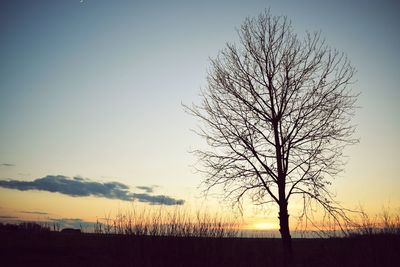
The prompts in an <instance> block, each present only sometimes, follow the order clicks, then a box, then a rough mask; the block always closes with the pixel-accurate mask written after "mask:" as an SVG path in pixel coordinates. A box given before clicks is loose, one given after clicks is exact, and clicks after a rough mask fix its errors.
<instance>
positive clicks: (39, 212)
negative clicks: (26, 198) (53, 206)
mask: <svg viewBox="0 0 400 267" xmlns="http://www.w3.org/2000/svg"><path fill="white" fill-rule="evenodd" d="M19 212H20V213H25V214H37V215H48V213H47V212H41V211H26V210H20V211H19Z"/></svg>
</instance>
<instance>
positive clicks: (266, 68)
mask: <svg viewBox="0 0 400 267" xmlns="http://www.w3.org/2000/svg"><path fill="white" fill-rule="evenodd" d="M238 33H239V40H240V42H239V45H235V44H229V43H228V44H227V45H226V47H225V49H224V50H222V51H220V53H219V55H218V57H217V58H215V59H211V68H210V71H209V74H208V86H207V87H206V88H205V89H204V90H202V103H201V104H200V105H192V106H191V107H187V106H186V110H187V111H188V112H189V113H191V114H192V115H194V116H195V117H197V118H199V119H200V121H202V122H203V125H202V126H200V130H199V131H197V133H198V134H199V135H200V136H202V137H204V138H205V139H206V140H207V143H208V145H209V147H210V149H207V150H196V151H195V153H197V155H198V156H199V157H200V159H201V162H202V163H203V164H204V165H203V167H202V168H200V170H201V171H203V172H205V173H206V174H207V175H206V178H205V180H204V184H205V185H206V191H209V190H210V189H211V188H213V187H215V186H222V188H223V190H224V195H225V197H226V198H227V199H229V200H231V201H233V203H236V204H238V205H239V206H240V205H241V203H242V199H243V198H244V197H245V196H249V197H250V198H251V200H252V201H253V202H254V203H257V204H264V203H270V202H272V203H275V204H277V205H278V206H279V223H280V233H281V237H282V240H283V247H284V251H286V252H287V253H289V254H291V252H292V247H291V235H290V230H289V214H288V203H289V199H291V197H293V196H296V195H298V196H299V198H298V200H299V201H300V200H302V201H303V203H304V213H303V215H304V216H307V214H308V208H309V207H310V206H309V205H310V204H311V203H317V204H319V205H320V206H321V207H322V208H323V210H325V211H326V212H327V214H329V215H330V216H332V218H333V219H334V220H336V221H337V222H339V219H340V218H346V213H345V210H344V209H343V208H342V207H341V206H340V205H338V203H337V202H336V201H335V200H334V195H333V194H332V193H331V191H330V190H329V188H328V187H329V184H330V180H331V178H332V177H334V176H335V175H337V174H338V173H339V172H341V171H342V168H343V166H344V162H343V161H342V158H343V157H342V151H343V148H344V147H345V146H346V145H349V144H354V143H356V142H357V140H356V139H354V138H352V135H353V132H354V129H355V128H354V126H353V125H351V121H350V120H351V118H352V117H353V115H354V111H355V101H356V99H357V94H354V93H353V92H352V90H351V89H350V88H349V85H350V84H351V80H352V77H353V74H354V72H355V70H354V68H353V67H352V66H351V64H350V62H349V60H348V59H347V57H346V56H345V55H344V54H343V53H340V52H338V51H337V50H335V49H332V48H330V47H329V46H328V45H326V44H325V41H324V40H323V39H322V38H321V37H320V33H319V32H317V33H306V34H305V37H304V38H300V37H299V36H297V35H296V34H295V33H294V32H293V29H292V26H291V23H290V21H289V20H288V19H287V18H286V17H283V16H279V17H276V16H272V15H271V14H270V12H269V11H265V12H263V13H262V14H260V15H259V16H258V17H257V18H247V19H246V20H245V22H244V23H243V24H242V26H241V28H240V29H239V30H238Z"/></svg>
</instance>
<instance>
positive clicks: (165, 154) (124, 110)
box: [0, 0, 400, 216]
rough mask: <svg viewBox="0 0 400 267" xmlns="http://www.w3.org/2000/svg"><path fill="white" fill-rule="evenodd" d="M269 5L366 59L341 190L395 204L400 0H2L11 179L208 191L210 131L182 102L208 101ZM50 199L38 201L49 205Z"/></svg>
mask: <svg viewBox="0 0 400 267" xmlns="http://www.w3.org/2000/svg"><path fill="white" fill-rule="evenodd" d="M265 8H271V12H272V14H275V15H287V16H288V17H289V18H290V19H291V20H292V23H293V26H294V29H295V31H297V32H298V33H299V34H302V33H304V32H305V31H306V30H309V31H314V30H321V31H322V35H323V36H324V37H326V39H327V43H328V44H330V45H331V46H333V47H335V48H337V49H339V50H341V51H343V52H345V53H346V54H347V55H348V56H349V58H350V59H351V61H352V63H353V65H354V66H355V67H356V69H357V75H356V79H357V83H356V84H355V85H354V89H355V90H356V91H359V92H361V96H360V98H359V102H358V104H359V105H360V106H361V108H360V109H359V110H358V112H357V116H356V118H355V122H356V123H357V124H358V131H357V135H358V136H360V139H361V142H360V144H358V145H357V146H355V147H352V148H350V149H348V150H347V155H348V156H349V164H348V165H347V167H346V172H345V173H344V174H342V175H341V176H340V177H338V179H337V181H336V182H335V183H334V187H335V188H336V190H337V193H338V197H339V199H341V200H343V202H344V203H345V204H348V205H350V206H354V205H358V204H359V203H361V204H363V205H366V206H367V207H371V210H378V209H379V207H380V206H379V205H382V204H384V202H388V201H391V202H392V203H394V205H397V206H398V205H399V204H400V196H399V194H398V192H397V189H398V188H400V182H399V181H400V179H399V174H398V173H399V163H400V162H399V157H398V151H399V149H400V145H399V141H398V136H399V130H400V120H399V111H400V110H399V105H398V103H397V102H398V100H399V99H400V97H399V96H400V95H399V86H398V85H399V84H400V78H399V69H400V53H399V52H398V48H399V47H400V36H399V33H398V28H399V26H400V19H399V17H398V13H399V11H400V8H399V4H397V3H396V1H285V0H284V1H95V0H92V1H86V0H84V1H83V2H80V1H79V0H76V1H75V0H69V1H1V3H0V32H1V35H0V58H1V60H0V127H1V131H0V164H3V165H0V179H3V180H4V179H13V180H20V181H33V180H35V179H39V178H42V177H46V176H48V175H63V176H66V177H84V178H85V179H86V178H87V179H91V180H94V181H100V182H104V183H106V182H114V181H116V182H120V183H123V184H125V185H128V186H130V187H132V188H134V187H137V186H154V185H156V186H157V192H156V193H157V194H159V195H164V194H165V195H167V196H172V197H175V198H177V199H184V200H185V201H186V203H199V202H200V203H201V202H202V200H201V198H197V196H199V195H200V190H198V189H197V186H198V185H199V183H200V181H201V176H200V175H199V174H195V173H194V172H193V169H192V168H191V167H190V165H192V164H194V163H195V162H196V159H195V158H194V157H193V156H192V155H191V154H189V153H188V151H189V150H190V149H192V148H196V147H200V146H203V145H204V143H203V141H202V140H201V139H200V138H199V137H197V136H196V135H195V134H194V133H192V132H191V131H190V129H191V128H195V126H196V121H195V119H193V118H191V117H190V116H188V115H187V114H185V113H184V112H183V109H182V106H181V103H186V104H190V103H191V102H198V101H199V98H198V93H199V90H200V88H202V87H204V86H206V79H205V78H206V71H207V68H208V66H209V57H214V56H216V55H217V53H218V51H219V50H220V49H222V48H223V47H224V45H225V43H226V42H234V41H235V40H236V38H237V34H236V31H235V28H237V27H239V26H240V25H241V23H242V22H243V20H244V18H245V17H246V16H256V15H258V14H259V13H260V12H261V11H262V10H264V9H265ZM4 164H12V165H13V166H7V165H4ZM0 190H2V191H4V192H5V191H7V192H8V193H7V194H3V197H2V202H3V203H7V204H3V203H2V204H1V206H2V207H5V208H6V209H7V212H9V211H12V210H13V209H16V208H15V207H14V206H15V205H14V201H15V200H14V198H13V197H12V196H16V195H17V194H18V196H20V195H19V194H21V196H22V194H23V195H24V196H26V199H28V198H30V197H32V196H33V195H30V194H35V196H37V194H36V193H30V192H29V191H24V192H18V193H16V191H15V190H11V189H4V188H2V189H0ZM43 194H44V193H43ZM49 196H51V195H49ZM65 201H68V200H65ZM39 203H42V202H38V203H37V205H36V206H32V208H35V209H36V210H37V209H42V210H46V208H47V207H41V206H40V204H39ZM21 205H22V204H21ZM32 205H33V204H32ZM193 205H197V204H193ZM0 213H2V214H3V213H4V214H5V213H6V212H5V211H1V210H0ZM7 214H8V213H7ZM59 215H60V216H64V214H61V212H60V214H59ZM102 215H103V214H99V216H102Z"/></svg>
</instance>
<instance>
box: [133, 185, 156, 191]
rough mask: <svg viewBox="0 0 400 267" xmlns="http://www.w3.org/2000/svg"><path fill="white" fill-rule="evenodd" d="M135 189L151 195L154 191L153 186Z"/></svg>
mask: <svg viewBox="0 0 400 267" xmlns="http://www.w3.org/2000/svg"><path fill="white" fill-rule="evenodd" d="M135 188H137V189H139V190H143V191H145V192H146V193H153V191H154V186H136V187H135Z"/></svg>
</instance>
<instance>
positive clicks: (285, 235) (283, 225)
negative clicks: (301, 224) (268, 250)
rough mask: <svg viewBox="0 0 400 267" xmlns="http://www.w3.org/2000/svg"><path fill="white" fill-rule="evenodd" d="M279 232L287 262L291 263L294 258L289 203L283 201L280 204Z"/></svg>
mask: <svg viewBox="0 0 400 267" xmlns="http://www.w3.org/2000/svg"><path fill="white" fill-rule="evenodd" d="M279 226H280V229H279V232H281V237H282V245H283V255H284V257H285V259H284V260H285V262H290V261H291V260H292V257H293V249H292V237H291V236H290V230H289V214H288V210H287V202H286V201H283V202H282V203H280V204H279Z"/></svg>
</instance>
